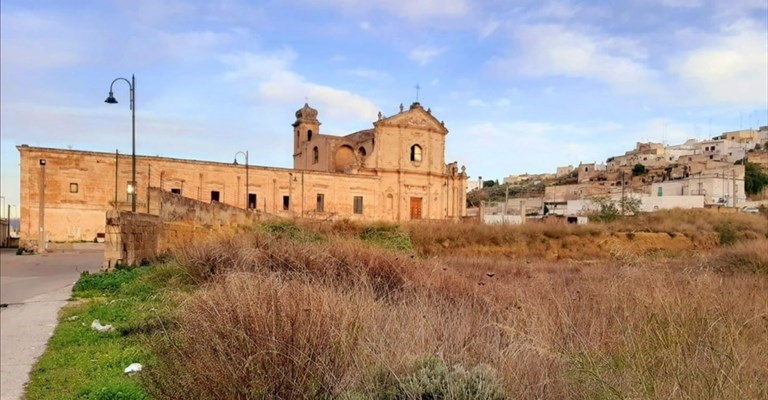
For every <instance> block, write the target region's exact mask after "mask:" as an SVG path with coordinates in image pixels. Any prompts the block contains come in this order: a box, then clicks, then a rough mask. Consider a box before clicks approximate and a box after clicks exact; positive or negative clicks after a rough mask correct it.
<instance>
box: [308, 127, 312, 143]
mask: <svg viewBox="0 0 768 400" xmlns="http://www.w3.org/2000/svg"><path fill="white" fill-rule="evenodd" d="M310 140H312V129H310V130H308V131H307V142H309V141H310Z"/></svg>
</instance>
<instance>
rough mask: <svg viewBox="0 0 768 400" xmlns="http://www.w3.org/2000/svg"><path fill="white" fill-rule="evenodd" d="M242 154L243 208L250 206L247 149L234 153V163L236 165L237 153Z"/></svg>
mask: <svg viewBox="0 0 768 400" xmlns="http://www.w3.org/2000/svg"><path fill="white" fill-rule="evenodd" d="M238 154H242V155H244V156H245V209H246V210H247V209H249V208H251V204H250V200H251V199H250V196H249V195H248V150H246V151H245V153H243V152H242V151H238V152H237V153H235V162H234V164H235V165H237V155H238Z"/></svg>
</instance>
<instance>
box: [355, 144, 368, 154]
mask: <svg viewBox="0 0 768 400" xmlns="http://www.w3.org/2000/svg"><path fill="white" fill-rule="evenodd" d="M357 154H360V156H361V157H365V156H366V154H367V152H366V151H365V147H363V146H360V148H359V149H357Z"/></svg>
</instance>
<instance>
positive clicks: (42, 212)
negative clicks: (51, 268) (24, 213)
mask: <svg viewBox="0 0 768 400" xmlns="http://www.w3.org/2000/svg"><path fill="white" fill-rule="evenodd" d="M38 191H39V193H40V204H38V208H39V212H40V214H39V215H38V223H39V224H40V238H39V239H38V244H37V253H38V254H43V253H45V250H46V249H45V247H46V245H45V159H43V158H41V159H40V187H39V189H38Z"/></svg>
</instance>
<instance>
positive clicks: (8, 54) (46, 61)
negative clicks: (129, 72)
mask: <svg viewBox="0 0 768 400" xmlns="http://www.w3.org/2000/svg"><path fill="white" fill-rule="evenodd" d="M2 26H3V32H2V46H0V49H1V50H2V60H3V68H10V69H16V68H18V69H23V70H26V69H30V68H32V69H49V68H60V67H70V66H76V65H82V64H84V63H86V62H87V60H88V59H89V50H90V49H89V48H88V43H90V41H91V40H94V35H93V33H92V32H88V31H87V30H86V29H82V28H80V27H78V26H71V23H70V22H67V21H65V20H64V19H62V18H60V17H57V16H53V15H44V14H35V13H31V12H14V11H10V12H9V11H5V10H4V11H3V15H2ZM89 39H90V40H89Z"/></svg>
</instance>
